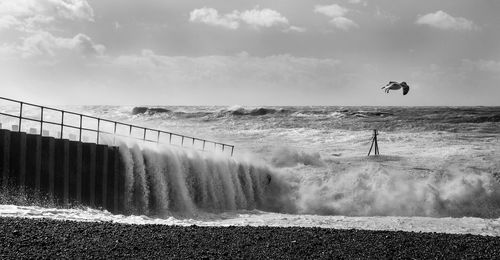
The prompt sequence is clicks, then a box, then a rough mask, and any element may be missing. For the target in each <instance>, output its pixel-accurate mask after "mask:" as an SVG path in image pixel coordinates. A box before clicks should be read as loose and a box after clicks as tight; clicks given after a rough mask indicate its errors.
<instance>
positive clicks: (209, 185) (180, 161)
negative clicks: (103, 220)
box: [120, 144, 295, 216]
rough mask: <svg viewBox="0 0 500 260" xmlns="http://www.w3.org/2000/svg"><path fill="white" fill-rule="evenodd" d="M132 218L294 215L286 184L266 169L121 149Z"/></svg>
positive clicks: (193, 155) (165, 151) (167, 150)
mask: <svg viewBox="0 0 500 260" xmlns="http://www.w3.org/2000/svg"><path fill="white" fill-rule="evenodd" d="M120 152H121V156H122V167H121V168H122V174H123V175H124V177H125V193H126V194H124V200H125V201H124V202H125V204H126V209H127V211H128V212H129V213H131V214H144V215H157V216H168V215H172V214H175V215H196V214H200V213H203V212H212V213H218V212H224V211H234V210H253V209H260V210H266V211H275V212H289V213H292V212H294V211H295V210H294V204H293V202H292V200H290V197H292V196H290V195H289V194H287V193H288V192H290V189H289V188H288V187H287V184H286V183H285V182H283V181H281V180H280V179H279V176H278V175H277V174H276V173H275V172H273V171H271V170H270V169H268V167H267V166H265V165H259V164H258V163H251V162H245V161H237V160H235V159H233V158H229V157H226V156H222V155H213V154H208V153H206V154H203V153H199V152H195V151H189V150H182V149H176V148H171V147H166V146H158V147H153V146H151V147H148V146H142V147H139V146H138V145H129V146H127V145H124V144H122V145H121V146H120Z"/></svg>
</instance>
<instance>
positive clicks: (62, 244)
mask: <svg viewBox="0 0 500 260" xmlns="http://www.w3.org/2000/svg"><path fill="white" fill-rule="evenodd" d="M0 230H2V232H1V233H0V245H2V246H1V247H0V258H2V259H34V258H37V259H56V258H57V259H59V258H72V259H74V258H86V259H89V258H91V259H104V258H106V259H115V258H133V259H145V258H147V259H151V258H155V259H186V258H189V259H332V258H335V259H367V258H370V259H431V258H433V259H498V258H499V257H500V239H499V238H498V237H492V236H477V235H457V234H443V233H416V232H403V231H368V230H356V229H351V230H337V229H325V228H301V227H291V228H283V227H248V226H247V227H200V226H187V227H181V226H168V225H129V224H116V223H110V222H77V221H67V220H66V221H62V220H50V219H25V218H8V217H7V218H0Z"/></svg>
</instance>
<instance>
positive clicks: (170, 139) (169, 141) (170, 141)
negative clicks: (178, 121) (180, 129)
mask: <svg viewBox="0 0 500 260" xmlns="http://www.w3.org/2000/svg"><path fill="white" fill-rule="evenodd" d="M169 134H170V138H169V139H168V144H172V133H169Z"/></svg>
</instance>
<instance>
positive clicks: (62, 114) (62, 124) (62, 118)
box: [60, 111, 64, 139]
mask: <svg viewBox="0 0 500 260" xmlns="http://www.w3.org/2000/svg"><path fill="white" fill-rule="evenodd" d="M63 131H64V111H61V137H60V139H62V138H63Z"/></svg>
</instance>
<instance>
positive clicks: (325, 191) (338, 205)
mask: <svg viewBox="0 0 500 260" xmlns="http://www.w3.org/2000/svg"><path fill="white" fill-rule="evenodd" d="M297 192H298V194H299V195H298V200H297V208H298V212H297V213H301V214H306V213H308V214H311V213H312V214H321V215H344V216H428V217H464V216H468V217H488V218H497V217H499V216H500V184H499V183H498V181H497V180H496V179H495V178H494V177H493V176H492V175H491V174H488V173H485V172H481V173H474V172H469V171H464V170H462V171H459V170H458V169H455V168H450V169H445V170H443V172H442V173H440V174H438V173H434V174H430V175H428V176H426V177H422V176H412V175H410V174H408V173H405V172H401V171H398V170H397V169H394V168H387V167H385V166H384V165H382V164H379V163H367V164H364V165H362V166H358V167H352V168H350V169H349V170H348V171H346V172H342V173H338V174H332V175H331V176H330V177H329V178H327V179H314V178H310V179H309V180H305V181H304V180H302V182H301V183H300V185H298V189H297Z"/></svg>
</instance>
